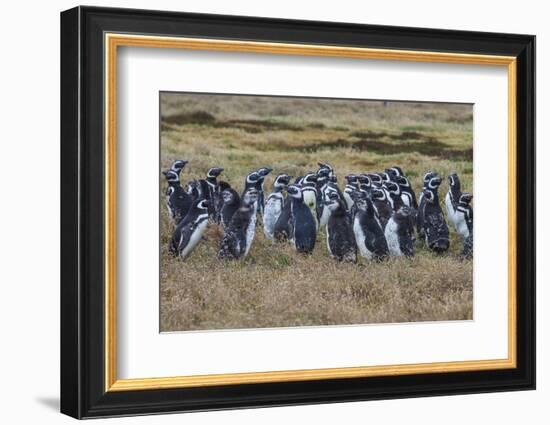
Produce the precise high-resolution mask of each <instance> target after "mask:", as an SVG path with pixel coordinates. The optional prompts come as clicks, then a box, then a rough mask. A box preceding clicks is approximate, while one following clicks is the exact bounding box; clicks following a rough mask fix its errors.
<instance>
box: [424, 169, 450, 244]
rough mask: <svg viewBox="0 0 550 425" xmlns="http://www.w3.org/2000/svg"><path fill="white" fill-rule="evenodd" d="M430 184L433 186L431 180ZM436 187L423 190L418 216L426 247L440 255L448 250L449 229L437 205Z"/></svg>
mask: <svg viewBox="0 0 550 425" xmlns="http://www.w3.org/2000/svg"><path fill="white" fill-rule="evenodd" d="M431 183H432V185H433V179H432V182H431ZM439 183H441V179H439ZM438 187H439V184H438V185H437V187H435V188H431V187H430V188H428V189H425V190H424V197H423V202H422V208H421V209H420V210H419V211H418V213H419V214H418V215H420V216H421V222H422V230H423V232H422V233H423V235H424V240H425V241H426V246H427V247H428V248H429V249H431V250H432V251H434V252H437V253H442V252H445V251H447V250H448V249H449V227H448V226H447V223H446V222H445V217H444V216H443V211H442V210H441V206H440V205H439V195H438V193H437V192H438Z"/></svg>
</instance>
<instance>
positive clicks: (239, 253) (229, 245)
mask: <svg viewBox="0 0 550 425" xmlns="http://www.w3.org/2000/svg"><path fill="white" fill-rule="evenodd" d="M257 202H258V191H257V190H256V188H248V189H247V190H245V192H244V194H243V196H242V199H241V205H240V207H239V208H238V209H237V211H235V213H234V214H233V217H232V218H231V222H230V223H229V225H228V226H227V227H226V228H225V231H224V234H223V238H222V240H221V242H220V249H219V251H218V257H219V258H222V259H227V260H237V259H240V258H244V257H246V256H247V255H248V252H249V251H250V247H251V246H252V241H253V240H254V233H255V229H256V220H257V216H256V203H257Z"/></svg>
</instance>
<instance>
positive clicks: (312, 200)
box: [300, 173, 319, 230]
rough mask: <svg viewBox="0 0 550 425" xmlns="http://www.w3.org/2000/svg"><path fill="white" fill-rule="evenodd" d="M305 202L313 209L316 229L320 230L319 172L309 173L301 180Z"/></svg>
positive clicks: (312, 213)
mask: <svg viewBox="0 0 550 425" xmlns="http://www.w3.org/2000/svg"><path fill="white" fill-rule="evenodd" d="M300 187H301V189H302V195H303V197H304V203H305V204H306V205H307V206H308V207H309V209H310V210H311V215H312V216H313V219H314V220H315V229H316V230H319V220H318V217H317V202H318V193H317V173H307V174H306V175H305V176H304V177H303V178H302V180H301V182H300Z"/></svg>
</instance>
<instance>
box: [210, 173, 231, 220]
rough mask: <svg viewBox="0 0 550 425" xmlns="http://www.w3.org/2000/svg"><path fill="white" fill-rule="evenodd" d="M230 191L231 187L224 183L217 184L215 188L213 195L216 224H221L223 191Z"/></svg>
mask: <svg viewBox="0 0 550 425" xmlns="http://www.w3.org/2000/svg"><path fill="white" fill-rule="evenodd" d="M228 189H231V185H230V184H229V183H227V182H225V181H220V182H218V185H217V186H216V192H215V193H214V199H213V204H214V221H215V222H216V223H218V224H220V222H221V218H222V217H221V213H222V208H223V203H224V200H223V195H222V194H223V191H224V190H228Z"/></svg>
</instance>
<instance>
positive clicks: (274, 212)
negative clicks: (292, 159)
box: [263, 173, 291, 240]
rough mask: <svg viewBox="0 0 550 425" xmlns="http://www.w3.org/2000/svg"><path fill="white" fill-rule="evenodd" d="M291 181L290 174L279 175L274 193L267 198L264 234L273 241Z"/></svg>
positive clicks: (274, 186)
mask: <svg viewBox="0 0 550 425" xmlns="http://www.w3.org/2000/svg"><path fill="white" fill-rule="evenodd" d="M290 179H291V177H290V176H289V175H288V174H284V173H283V174H279V175H278V176H277V177H276V178H275V181H274V182H273V192H271V193H270V194H269V196H268V197H267V201H266V204H265V209H264V214H263V219H264V234H265V237H266V238H267V239H270V240H273V239H274V237H275V224H276V223H277V220H278V219H279V216H280V215H281V212H282V211H283V207H284V205H285V196H284V194H283V191H284V189H286V187H287V186H288V184H289V182H290Z"/></svg>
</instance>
